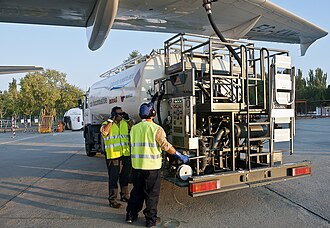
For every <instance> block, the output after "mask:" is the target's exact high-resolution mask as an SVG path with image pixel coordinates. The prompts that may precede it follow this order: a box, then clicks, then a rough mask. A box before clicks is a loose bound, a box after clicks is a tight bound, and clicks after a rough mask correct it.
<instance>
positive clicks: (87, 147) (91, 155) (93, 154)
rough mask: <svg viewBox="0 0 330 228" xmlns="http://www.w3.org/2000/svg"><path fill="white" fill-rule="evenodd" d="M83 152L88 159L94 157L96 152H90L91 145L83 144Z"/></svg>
mask: <svg viewBox="0 0 330 228" xmlns="http://www.w3.org/2000/svg"><path fill="white" fill-rule="evenodd" d="M85 150H86V155H87V156H88V157H94V156H95V155H96V152H92V146H91V144H88V143H85Z"/></svg>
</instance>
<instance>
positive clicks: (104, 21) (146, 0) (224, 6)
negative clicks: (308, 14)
mask: <svg viewBox="0 0 330 228" xmlns="http://www.w3.org/2000/svg"><path fill="white" fill-rule="evenodd" d="M211 2H213V3H212V5H213V6H212V11H211V10H209V11H208V12H207V13H208V14H209V13H210V12H213V14H214V15H216V19H215V23H216V24H217V26H218V27H219V28H220V30H221V33H222V34H223V36H224V37H227V38H232V39H240V38H245V39H251V40H260V41H273V42H283V43H297V44H300V45H301V54H302V55H304V54H305V52H306V50H307V49H308V47H309V46H310V45H311V44H312V43H313V42H315V41H316V40H317V39H319V38H321V37H323V36H326V35H327V32H326V31H324V30H323V29H321V28H319V27H318V26H316V25H314V24H312V23H310V22H308V21H306V20H304V19H302V18H300V17H298V16H296V15H294V14H292V13H290V12H288V11H286V10H285V9H283V8H281V7H279V6H277V5H275V4H273V3H272V2H270V1H267V0H217V1H216V0H170V1H165V0H120V1H119V0H66V1H57V0H48V1H39V0H29V1H26V0H15V1H12V0H2V1H1V5H0V22H11V23H12V22H13V23H29V24H47V25H62V26H78V27H86V28H87V29H86V31H87V37H88V46H89V48H90V49H91V50H97V49H98V48H100V47H101V46H102V44H103V42H104V40H105V39H106V37H107V35H108V33H109V31H110V29H111V28H114V29H122V30H139V31H151V32H168V33H179V32H181V33H182V32H189V33H196V34H205V35H213V34H214V31H213V29H212V28H211V26H210V23H209V21H208V18H207V14H206V12H205V10H204V8H205V7H206V8H207V7H209V6H210V5H211Z"/></svg>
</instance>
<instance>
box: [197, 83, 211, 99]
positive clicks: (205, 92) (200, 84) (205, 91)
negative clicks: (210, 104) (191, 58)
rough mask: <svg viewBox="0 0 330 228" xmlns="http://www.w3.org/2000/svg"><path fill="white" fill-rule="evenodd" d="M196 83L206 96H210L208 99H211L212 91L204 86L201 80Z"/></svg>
mask: <svg viewBox="0 0 330 228" xmlns="http://www.w3.org/2000/svg"><path fill="white" fill-rule="evenodd" d="M196 85H197V87H198V88H200V90H202V91H203V93H204V94H205V96H206V97H207V98H208V99H211V95H210V93H209V92H208V91H207V90H206V89H205V88H204V87H203V85H202V83H200V82H196Z"/></svg>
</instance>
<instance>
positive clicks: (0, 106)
mask: <svg viewBox="0 0 330 228" xmlns="http://www.w3.org/2000/svg"><path fill="white" fill-rule="evenodd" d="M3 99H4V95H3V92H2V91H0V119H2V118H3V116H4V115H5V113H6V111H5V105H4V103H3Z"/></svg>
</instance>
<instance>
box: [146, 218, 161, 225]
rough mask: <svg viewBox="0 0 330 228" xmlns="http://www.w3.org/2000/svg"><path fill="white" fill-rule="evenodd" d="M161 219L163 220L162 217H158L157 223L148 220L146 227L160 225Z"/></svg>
mask: <svg viewBox="0 0 330 228" xmlns="http://www.w3.org/2000/svg"><path fill="white" fill-rule="evenodd" d="M160 221H161V219H160V217H157V220H156V222H155V223H151V222H148V221H147V222H146V227H154V226H156V225H158V224H159V223H160Z"/></svg>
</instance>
